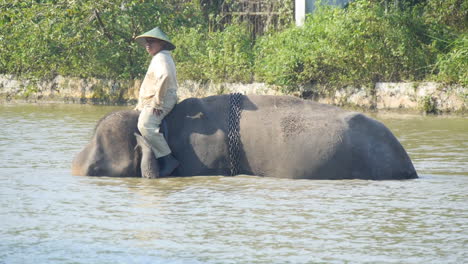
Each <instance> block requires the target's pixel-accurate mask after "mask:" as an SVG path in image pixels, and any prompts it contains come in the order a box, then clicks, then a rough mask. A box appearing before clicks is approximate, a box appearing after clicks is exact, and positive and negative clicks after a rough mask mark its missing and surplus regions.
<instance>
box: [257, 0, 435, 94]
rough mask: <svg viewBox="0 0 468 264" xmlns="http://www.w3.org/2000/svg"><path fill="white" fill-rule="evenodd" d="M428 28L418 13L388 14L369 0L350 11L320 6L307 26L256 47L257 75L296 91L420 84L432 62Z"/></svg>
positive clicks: (358, 2)
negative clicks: (320, 86)
mask: <svg viewBox="0 0 468 264" xmlns="http://www.w3.org/2000/svg"><path fill="white" fill-rule="evenodd" d="M424 30H425V29H424V25H423V23H422V20H421V19H418V16H417V15H416V14H415V13H413V12H410V11H407V12H404V11H400V12H396V11H395V12H385V10H384V9H383V7H382V6H380V5H376V4H372V3H371V2H370V1H365V0H363V1H357V2H353V3H351V4H350V5H349V7H348V8H347V9H337V8H331V7H326V6H319V7H318V9H317V10H316V12H315V13H314V14H313V15H311V16H309V17H308V19H307V21H306V23H305V25H304V26H303V27H301V28H295V27H292V28H290V29H288V30H286V31H284V32H280V33H278V34H272V35H269V36H266V37H265V38H263V39H261V40H260V41H259V42H258V43H257V47H256V59H257V60H256V63H257V64H256V73H257V76H258V77H259V78H261V79H262V80H264V81H266V82H269V83H275V84H280V85H291V86H292V88H294V87H297V86H298V85H303V84H314V83H319V84H324V85H330V84H331V85H333V86H335V87H336V86H346V85H366V84H369V83H374V82H377V81H400V80H420V79H422V78H423V77H424V76H425V73H426V72H427V71H428V69H427V67H426V65H428V64H429V63H430V61H431V59H432V58H431V56H430V54H429V53H428V52H427V49H425V45H428V44H429V43H430V39H429V38H428V37H426V36H424V35H423V34H422V32H424Z"/></svg>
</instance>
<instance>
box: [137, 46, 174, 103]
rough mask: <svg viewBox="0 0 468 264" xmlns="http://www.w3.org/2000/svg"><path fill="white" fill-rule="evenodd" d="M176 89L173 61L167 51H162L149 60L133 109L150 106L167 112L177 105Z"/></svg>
mask: <svg viewBox="0 0 468 264" xmlns="http://www.w3.org/2000/svg"><path fill="white" fill-rule="evenodd" d="M177 88H178V85H177V76H176V67H175V64H174V60H173V59H172V56H171V53H170V52H169V51H167V50H162V51H160V52H158V53H157V54H156V55H154V56H153V58H152V59H151V63H150V65H149V67H148V71H147V73H146V76H145V79H144V80H143V83H142V84H141V87H140V93H139V96H138V104H137V106H136V107H135V109H136V110H140V111H141V110H142V109H143V107H145V106H150V107H153V108H155V109H161V110H165V111H166V112H169V111H171V110H172V108H173V107H174V105H175V104H176V103H177Z"/></svg>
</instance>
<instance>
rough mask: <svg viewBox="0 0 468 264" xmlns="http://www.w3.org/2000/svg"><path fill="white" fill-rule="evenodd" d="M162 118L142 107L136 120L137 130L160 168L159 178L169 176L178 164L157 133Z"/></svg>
mask: <svg viewBox="0 0 468 264" xmlns="http://www.w3.org/2000/svg"><path fill="white" fill-rule="evenodd" d="M164 116H165V115H164V114H162V115H159V116H157V115H155V114H153V108H151V107H144V108H143V110H142V111H141V113H140V116H139V118H138V130H139V131H140V133H141V135H142V136H143V137H144V138H145V139H146V140H147V141H148V142H149V143H150V144H151V146H152V150H153V153H154V155H155V156H156V159H158V163H159V166H160V168H161V170H160V176H161V177H164V176H169V175H170V174H171V173H172V172H173V171H174V170H175V168H177V166H178V165H179V162H178V161H177V160H176V159H175V158H174V157H173V156H172V155H171V149H170V148H169V145H168V144H167V142H166V140H165V139H164V136H163V134H161V133H159V125H160V124H161V121H162V119H163V118H164Z"/></svg>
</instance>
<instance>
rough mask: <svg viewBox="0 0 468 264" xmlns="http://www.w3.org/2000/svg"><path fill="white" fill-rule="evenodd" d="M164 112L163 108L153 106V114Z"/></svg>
mask: <svg viewBox="0 0 468 264" xmlns="http://www.w3.org/2000/svg"><path fill="white" fill-rule="evenodd" d="M162 113H163V110H161V109H156V108H153V115H156V116H160V115H162Z"/></svg>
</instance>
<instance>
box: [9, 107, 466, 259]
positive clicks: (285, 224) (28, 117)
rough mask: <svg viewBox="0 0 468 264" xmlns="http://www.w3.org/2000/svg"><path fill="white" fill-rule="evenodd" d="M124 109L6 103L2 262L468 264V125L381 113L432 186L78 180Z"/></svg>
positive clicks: (246, 179) (208, 179)
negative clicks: (112, 117) (87, 157)
mask: <svg viewBox="0 0 468 264" xmlns="http://www.w3.org/2000/svg"><path fill="white" fill-rule="evenodd" d="M115 109H117V108H112V107H96V106H77V105H65V106H63V105H52V106H28V105H13V106H0V131H1V133H0V217H1V221H0V238H1V239H0V263H116V262H117V263H317V262H323V263H343V262H351V263H356V262H358V263H363V262H367V263H396V262H398V263H463V262H466V261H467V259H468V256H467V253H466V245H467V242H468V224H467V220H468V206H467V205H468V196H467V194H466V193H467V191H466V190H467V187H468V172H467V171H468V169H467V168H468V145H467V142H468V133H467V131H468V120H467V119H465V118H460V117H457V118H441V117H420V116H377V118H378V119H379V120H381V121H383V122H384V123H385V124H386V125H387V126H389V127H390V128H391V129H392V131H393V132H394V133H395V135H396V136H397V137H398V138H399V139H400V140H401V141H402V143H403V145H404V146H405V148H406V149H407V151H408V153H409V154H410V156H411V158H412V159H413V161H414V164H415V167H416V169H417V171H418V173H419V175H420V176H421V178H420V179H417V180H410V181H382V182H376V181H363V180H345V181H308V180H287V179H269V178H260V177H250V176H241V177H191V178H173V179H160V180H147V179H122V178H117V179H115V178H93V177H73V176H71V175H70V171H69V166H70V162H71V159H72V157H73V155H75V154H76V153H77V152H78V151H79V150H80V149H81V148H82V147H83V146H84V144H85V143H86V142H87V141H88V139H89V137H90V136H91V134H92V130H93V127H94V125H95V123H96V121H97V120H98V119H99V118H100V117H101V116H102V115H103V114H104V113H106V112H109V111H111V110H115Z"/></svg>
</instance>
